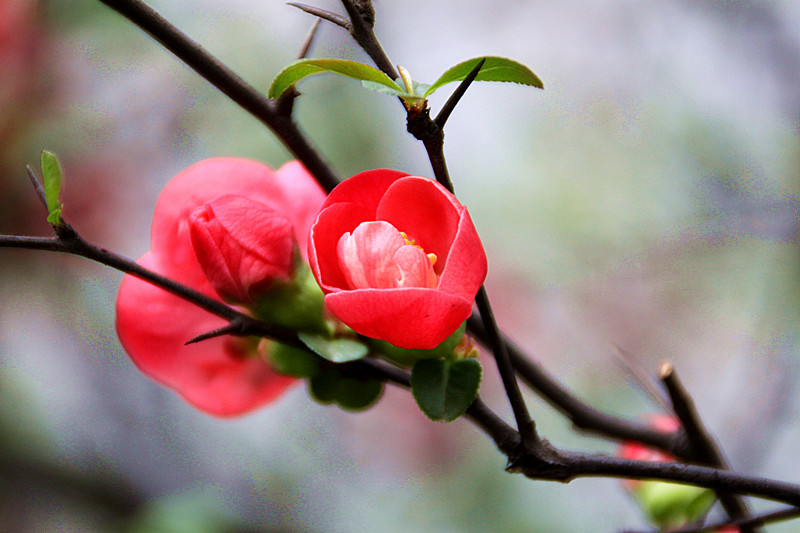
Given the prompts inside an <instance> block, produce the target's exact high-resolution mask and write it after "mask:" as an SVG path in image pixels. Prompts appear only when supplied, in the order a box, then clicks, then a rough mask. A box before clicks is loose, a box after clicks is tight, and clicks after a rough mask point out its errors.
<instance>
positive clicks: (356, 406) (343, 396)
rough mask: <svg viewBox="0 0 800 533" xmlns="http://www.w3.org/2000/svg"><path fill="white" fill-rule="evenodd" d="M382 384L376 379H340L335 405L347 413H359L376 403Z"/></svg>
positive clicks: (381, 390) (381, 391)
mask: <svg viewBox="0 0 800 533" xmlns="http://www.w3.org/2000/svg"><path fill="white" fill-rule="evenodd" d="M382 393H383V382H382V381H379V380H377V379H364V380H361V379H355V378H342V379H340V380H339V386H338V390H337V394H336V404H337V405H338V406H339V407H341V408H342V409H347V410H348V411H361V410H363V409H366V408H367V407H369V406H371V405H372V404H374V403H375V402H376V401H378V398H380V397H381V394H382Z"/></svg>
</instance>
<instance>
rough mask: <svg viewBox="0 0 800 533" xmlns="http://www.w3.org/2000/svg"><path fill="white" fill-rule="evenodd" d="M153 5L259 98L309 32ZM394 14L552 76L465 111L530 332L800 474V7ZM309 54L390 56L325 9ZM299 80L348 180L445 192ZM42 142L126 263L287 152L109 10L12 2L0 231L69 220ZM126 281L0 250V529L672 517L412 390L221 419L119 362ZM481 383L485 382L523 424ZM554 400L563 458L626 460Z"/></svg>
mask: <svg viewBox="0 0 800 533" xmlns="http://www.w3.org/2000/svg"><path fill="white" fill-rule="evenodd" d="M149 3H150V4H151V5H152V6H153V7H155V8H156V9H158V10H159V11H160V12H161V13H162V14H163V15H164V16H165V17H166V18H167V19H168V20H170V21H172V22H174V23H176V24H177V25H178V26H179V27H180V28H181V29H183V30H184V31H185V32H187V33H188V34H189V35H190V36H191V37H193V38H194V39H196V40H198V41H199V42H200V43H202V44H203V45H204V46H205V47H206V48H207V49H209V50H210V51H211V52H213V53H214V54H216V55H217V56H218V57H219V58H220V59H222V60H223V61H224V62H225V63H227V64H228V65H229V66H231V67H232V68H233V69H234V70H236V71H237V72H238V73H240V74H241V75H242V76H243V77H244V78H246V79H247V80H248V81H250V82H251V83H252V84H254V85H255V86H257V87H259V88H261V89H263V90H266V88H267V87H268V86H269V83H270V81H271V79H272V77H273V76H274V75H275V74H276V73H277V72H278V71H279V70H280V68H281V67H282V66H283V65H285V64H287V63H288V62H290V61H291V60H293V59H294V57H295V56H296V54H297V51H298V50H299V48H300V46H301V44H302V42H303V40H304V38H305V35H306V33H307V31H308V29H309V28H310V26H311V23H312V19H311V17H310V16H308V15H305V14H303V13H301V12H299V11H298V10H296V9H294V8H291V7H289V6H286V5H285V4H284V2H282V1H278V0H266V1H265V0H230V1H226V2H221V1H213V0H193V1H166V0H152V1H150V2H149ZM313 3H314V4H315V5H317V6H320V7H327V8H329V9H332V10H337V11H341V10H342V8H341V6H340V5H339V4H338V3H337V2H335V1H333V0H318V1H315V2H313ZM375 7H376V10H377V26H376V27H377V32H378V35H379V37H380V38H381V40H382V42H383V44H384V47H385V49H386V51H387V52H388V54H389V55H390V57H391V58H392V59H393V60H394V61H396V62H398V63H400V64H402V65H403V66H405V67H406V68H408V69H409V71H410V72H411V73H412V75H413V76H414V77H415V79H418V80H420V81H423V82H431V81H433V80H434V79H436V78H437V77H438V75H439V74H440V73H441V72H443V71H444V70H445V69H446V68H448V67H449V66H451V65H453V64H455V63H457V62H459V61H461V60H464V59H467V58H470V57H475V56H479V55H486V54H490V55H502V56H507V57H511V58H514V59H517V60H519V61H521V62H523V63H525V64H527V65H529V66H530V67H531V68H532V69H533V70H534V71H535V72H536V73H537V74H538V75H539V76H540V77H541V78H542V79H543V81H544V83H545V90H544V91H538V90H534V89H531V88H526V87H520V86H515V85H510V84H475V85H473V87H472V88H470V90H469V92H468V94H467V96H466V97H465V99H464V100H463V102H462V103H461V104H460V105H459V107H458V108H457V110H456V111H455V113H454V114H453V116H452V117H451V119H450V121H449V124H448V126H447V138H446V145H445V149H446V155H447V157H448V161H449V164H450V170H451V174H452V176H453V178H454V181H455V184H456V189H457V193H458V194H459V197H460V199H461V200H462V202H463V203H465V204H466V205H467V206H468V207H469V209H470V212H471V214H472V216H473V219H474V220H475V222H476V226H477V227H478V230H479V232H480V233H481V235H482V237H483V239H484V244H485V247H486V249H487V251H488V254H489V261H490V273H489V279H488V282H487V283H488V289H489V294H490V297H491V298H492V300H493V303H494V306H495V310H496V313H497V315H498V318H499V321H500V323H501V325H502V327H503V328H504V330H505V331H506V332H507V333H508V334H509V335H510V336H511V337H513V338H514V339H515V340H516V341H517V342H518V343H519V344H520V345H521V346H523V347H524V348H525V349H526V350H527V351H528V352H529V353H531V354H532V355H533V356H535V357H536V358H537V359H538V360H539V361H541V362H542V363H543V364H544V365H545V366H546V368H547V369H548V370H549V371H550V372H552V373H553V374H555V375H556V376H558V377H559V378H560V379H562V380H563V381H564V382H565V383H567V384H569V386H570V387H571V388H572V389H573V390H574V391H576V393H577V394H579V395H580V396H581V397H582V398H583V399H585V400H587V401H589V402H591V403H592V404H594V405H596V406H598V407H600V408H602V409H605V410H607V411H609V412H612V413H616V414H619V415H622V416H626V417H631V418H639V417H643V416H645V415H646V414H647V413H649V412H652V411H656V410H658V409H659V407H658V405H657V403H656V402H654V401H653V400H652V399H651V398H650V395H649V390H648V389H649V388H650V386H651V384H650V383H648V378H641V377H639V378H634V377H633V376H634V375H635V374H636V372H639V371H641V372H639V373H640V374H641V373H643V374H644V375H645V376H652V375H654V374H655V373H656V369H657V368H658V365H659V364H660V362H661V361H663V360H670V361H672V362H674V364H675V366H676V368H677V371H678V373H679V375H680V376H681V377H682V378H683V380H684V382H685V384H686V386H687V387H688V389H689V390H690V391H691V392H692V393H693V394H694V396H695V399H696V402H697V405H698V408H699V409H700V411H701V413H702V414H703V416H704V418H705V420H706V422H707V424H708V426H709V427H710V429H711V430H712V431H713V432H714V433H715V434H716V436H717V437H718V439H719V441H720V442H721V444H722V445H723V447H724V449H725V451H726V453H727V454H728V456H729V458H730V460H731V462H732V464H733V465H734V467H735V468H736V469H738V470H740V471H743V472H749V473H758V474H761V475H764V476H771V477H776V478H779V479H785V480H793V481H798V480H800V460H798V459H799V458H798V450H797V445H796V443H797V440H798V438H800V417H798V416H797V413H798V412H800V395H798V386H797V385H798V383H800V373H799V372H798V370H800V345H798V327H797V326H798V314H799V312H800V287H799V286H798V279H799V278H798V276H800V255H799V254H798V252H800V250H798V246H797V239H796V237H797V218H798V193H800V190H799V187H800V179H799V178H800V138H799V137H798V134H799V133H800V74H799V73H800V4H798V3H795V2H770V3H759V2H722V1H719V2H710V1H704V2H691V3H685V2H678V1H667V0H664V1H658V2H633V1H623V0H618V1H614V2H611V1H609V2H589V1H566V2H545V1H523V0H516V1H506V2H493V1H486V0H458V1H456V0H439V1H437V2H428V1H425V0H404V1H402V2H392V1H388V0H375ZM313 55H315V56H318V57H332V56H333V57H345V58H352V59H364V58H363V56H362V55H361V53H360V52H359V51H358V50H357V49H356V48H355V46H354V45H353V44H352V42H351V41H350V40H349V38H348V36H347V35H346V34H345V33H344V32H343V31H341V30H340V29H338V28H335V27H333V26H330V25H326V24H323V26H322V27H321V31H320V33H319V35H318V39H317V41H316V44H315V46H314V49H313ZM301 90H302V92H303V96H302V97H301V98H300V99H299V101H298V103H297V113H298V118H299V121H300V122H301V124H302V127H303V128H304V130H305V131H306V132H307V133H308V135H309V136H310V137H311V138H312V139H313V141H314V142H315V144H316V145H317V146H318V147H319V148H320V150H321V151H322V152H323V153H324V155H325V157H326V158H327V160H328V161H330V163H331V164H332V166H333V167H334V168H335V169H336V171H337V172H338V173H339V174H340V175H342V176H348V175H351V174H353V173H356V172H358V171H360V170H364V169H368V168H374V167H394V168H400V169H403V170H406V171H408V172H412V173H418V174H421V175H430V170H429V166H428V163H427V161H426V159H425V156H424V151H423V150H422V149H421V147H420V146H419V145H418V144H417V142H416V141H414V139H413V138H411V137H410V136H409V135H408V134H407V133H405V127H404V116H403V113H402V109H401V107H400V106H399V105H398V103H397V102H396V101H394V100H393V99H391V98H388V97H385V96H381V95H377V94H372V93H369V92H366V91H364V90H363V89H361V87H360V85H359V84H358V83H357V82H354V81H352V80H348V79H340V78H337V77H333V76H321V77H317V78H314V79H309V80H306V81H304V82H303V83H302V86H301ZM440 93H441V94H440ZM440 93H437V95H435V97H434V98H433V101H432V105H433V107H434V109H437V108H438V107H440V106H441V104H442V103H443V101H444V99H445V98H446V96H447V94H448V93H449V91H448V90H447V89H444V90H442V91H440ZM42 148H47V149H50V150H53V151H55V152H56V153H57V154H58V155H59V157H60V158H61V161H62V164H63V166H64V169H65V173H66V180H67V184H66V190H65V192H64V201H65V205H66V210H65V215H66V216H67V217H68V218H69V220H70V221H71V222H72V223H73V225H74V226H75V227H76V228H77V229H78V230H79V231H80V232H81V233H82V234H83V235H84V236H85V237H86V238H88V239H89V240H91V241H94V242H96V243H98V244H100V245H102V246H104V247H107V248H109V249H112V250H115V251H117V252H120V253H122V254H124V255H127V256H129V257H138V256H139V255H140V254H142V253H143V252H144V251H145V250H146V249H147V248H148V247H149V224H150V217H151V216H152V210H153V206H154V203H155V199H156V197H157V195H158V193H159V191H160V189H161V188H162V187H163V185H164V184H165V183H166V182H167V180H169V178H170V177H171V176H173V175H174V174H175V173H177V172H178V171H179V170H181V169H183V168H185V167H186V166H188V165H190V164H191V163H193V162H195V161H197V160H199V159H202V158H205V157H209V156H215V155H237V156H246V157H252V158H255V159H259V160H263V161H265V162H267V163H269V164H271V165H273V166H279V165H280V164H281V163H282V162H284V161H285V160H287V159H288V158H289V154H288V153H287V152H286V151H285V150H284V149H283V148H282V147H281V146H280V144H279V143H278V142H277V141H276V140H275V139H274V138H273V137H272V135H271V134H270V133H269V132H268V131H267V130H265V129H264V128H263V127H262V126H261V125H260V124H259V123H258V122H257V121H255V120H254V119H253V118H251V117H249V116H248V115H247V114H246V113H245V112H244V111H242V110H241V109H239V108H238V107H237V106H236V105H234V104H232V103H230V102H229V101H227V100H226V98H225V97H224V96H222V95H221V94H220V93H219V92H217V91H216V90H215V89H213V88H212V87H211V86H210V85H209V84H208V83H206V82H205V81H203V80H202V79H200V78H199V77H198V76H197V75H195V74H194V73H193V72H191V71H190V70H189V69H187V68H186V67H184V66H183V65H182V64H181V63H180V62H179V61H178V60H176V59H175V58H174V57H172V56H171V55H170V54H169V53H168V52H166V51H164V50H163V49H162V48H161V47H160V46H159V45H158V44H157V43H155V42H154V41H153V40H152V39H150V38H149V37H147V36H146V35H144V34H143V33H142V32H141V31H140V30H138V29H137V28H135V27H134V26H133V25H132V24H130V23H128V22H126V21H125V20H124V19H122V17H120V16H118V15H116V14H115V13H113V12H112V11H110V10H109V9H108V8H106V7H104V6H103V5H102V4H100V3H99V2H97V1H94V0H41V1H38V2H37V1H34V0H0V233H3V234H29V235H47V234H48V233H49V227H48V226H47V224H46V223H45V220H44V218H45V216H44V214H43V210H42V208H41V206H40V205H39V204H38V202H37V200H36V198H35V196H34V194H33V192H32V190H31V188H30V185H29V183H28V181H27V177H26V175H25V170H24V166H25V164H28V163H32V164H35V163H36V162H37V161H38V154H39V151H40V150H41V149H42ZM120 279H121V275H120V274H119V273H118V272H115V271H112V270H109V269H106V268H103V267H100V266H98V265H94V264H92V263H90V262H88V261H85V260H82V259H78V258H73V257H62V256H55V255H49V254H47V253H44V252H33V251H21V250H10V249H2V250H0V499H2V505H0V530H2V531H15V532H16V531H18V532H48V531H59V532H62V531H81V532H84V531H98V532H104V531H123V532H129V533H133V532H223V531H298V532H300V531H303V532H305V531H314V532H339V531H342V532H344V531H381V532H387V531H398V532H401V531H403V532H405V531H425V532H485V531H537V532H585V531H619V530H622V529H634V528H639V529H646V524H645V522H644V521H643V519H642V517H641V515H640V513H639V512H638V510H637V509H636V507H635V505H634V504H633V503H632V502H631V501H630V500H629V499H628V498H627V496H626V495H625V494H624V492H623V491H622V490H621V489H620V487H619V484H618V482H616V481H614V480H577V481H574V482H573V483H570V484H568V485H560V484H551V483H544V482H532V481H529V480H526V479H524V478H522V477H520V476H513V475H509V474H506V473H504V472H503V467H504V462H503V457H502V456H501V455H500V454H499V453H498V452H497V451H496V450H495V449H494V447H493V446H492V444H491V442H490V441H489V440H488V439H487V438H486V437H485V436H484V435H482V434H481V433H480V432H478V431H477V430H475V429H474V428H473V427H472V426H471V425H470V424H469V423H467V422H464V421H456V422H454V423H452V424H449V425H443V424H436V423H432V422H429V421H427V420H426V419H425V418H424V417H423V416H422V415H421V414H419V413H418V411H417V410H416V408H415V407H414V405H413V402H412V401H411V400H410V398H409V396H408V394H407V393H405V392H403V391H398V390H388V391H387V393H386V394H385V396H384V397H383V399H381V401H380V402H379V403H378V404H377V406H375V407H374V408H373V409H371V410H370V411H368V412H366V413H360V414H352V413H346V412H343V411H340V410H337V409H336V408H333V407H324V406H320V405H317V404H315V403H313V402H312V401H311V400H310V399H309V398H308V395H307V393H306V391H305V390H304V388H303V386H299V387H296V388H295V389H294V390H292V391H291V392H290V393H289V394H287V395H286V396H285V397H284V398H282V399H281V400H280V401H278V402H277V403H275V404H274V405H272V406H269V407H267V408H265V409H262V410H259V411H258V412H256V413H253V414H251V415H248V416H245V417H242V418H239V419H235V420H219V419H214V418H210V417H208V416H205V415H203V414H201V413H198V412H196V411H194V410H193V409H192V408H190V407H189V406H187V405H185V404H184V403H183V402H182V401H181V400H180V399H179V398H177V397H176V395H174V394H173V393H171V392H170V391H168V390H165V389H163V388H161V387H159V386H158V385H156V384H154V383H152V382H151V381H150V380H148V379H147V378H146V377H144V376H143V375H141V374H140V373H139V372H138V371H137V370H136V369H135V368H134V366H133V365H132V363H131V362H130V361H129V359H128V358H127V356H126V355H125V353H124V352H123V351H122V350H121V348H120V346H119V343H118V342H117V340H116V337H115V333H114V317H113V303H114V298H115V293H116V289H117V287H118V284H119V281H120ZM620 353H625V354H627V355H626V356H625V357H620ZM485 369H486V374H487V377H486V381H485V383H484V389H483V390H484V392H483V394H484V395H485V396H486V398H487V400H488V401H489V402H490V403H491V404H492V406H493V407H495V408H496V409H497V410H498V411H499V412H500V413H502V414H503V415H504V416H508V409H507V407H506V402H505V400H504V398H503V396H502V394H501V393H500V390H499V387H498V385H497V379H496V378H495V377H494V375H495V370H494V366H493V364H492V363H491V361H489V360H487V361H486V364H485ZM636 369H638V370H636ZM634 370H636V372H634ZM529 400H530V401H529V403H530V406H531V409H532V411H533V414H534V416H535V418H536V420H537V422H538V424H539V428H540V431H541V432H542V434H543V435H544V436H546V437H547V438H549V439H550V440H551V441H553V442H554V443H555V444H556V445H557V446H559V447H564V448H570V449H583V450H591V451H600V452H608V453H613V452H614V449H615V444H614V443H611V442H607V441H603V440H599V439H593V438H588V437H586V436H582V435H581V434H579V433H576V432H575V431H573V430H572V429H571V428H570V426H569V424H568V423H567V422H565V421H564V419H563V418H561V417H560V416H558V415H557V414H555V413H554V412H553V411H552V409H550V408H549V407H548V406H547V405H546V404H545V403H544V402H543V401H542V400H540V399H539V398H537V397H535V396H533V395H530V396H529ZM754 507H755V508H756V509H766V508H770V507H771V506H770V505H769V504H765V503H763V502H755V503H754ZM797 527H798V526H797V523H796V522H795V523H789V524H784V525H775V526H771V527H769V528H767V531H769V532H788V531H796V529H797Z"/></svg>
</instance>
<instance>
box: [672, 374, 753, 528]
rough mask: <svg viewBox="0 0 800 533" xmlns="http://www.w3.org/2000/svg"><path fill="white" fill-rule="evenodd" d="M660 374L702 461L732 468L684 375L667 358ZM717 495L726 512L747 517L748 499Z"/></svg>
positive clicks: (714, 465) (729, 494)
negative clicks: (710, 429)
mask: <svg viewBox="0 0 800 533" xmlns="http://www.w3.org/2000/svg"><path fill="white" fill-rule="evenodd" d="M659 377H660V378H661V382H662V383H663V384H664V388H666V390H667V392H668V393H669V397H670V400H671V402H672V408H673V410H674V411H675V415H676V416H677V417H678V420H680V423H681V426H682V427H683V428H684V430H685V431H686V436H687V438H688V439H689V445H690V446H691V447H692V448H693V449H694V450H695V452H696V454H697V456H698V457H699V459H700V461H701V462H702V463H703V464H706V465H709V466H713V467H715V468H721V469H724V470H728V469H729V468H730V465H729V464H728V462H727V460H726V459H725V457H724V456H723V455H722V452H721V451H720V449H719V446H718V445H717V444H716V443H715V442H714V439H713V437H712V436H711V434H710V433H709V432H708V430H706V428H705V426H704V425H703V422H702V420H701V419H700V415H699V414H698V412H697V408H696V407H695V404H694V401H693V400H692V398H691V396H690V395H689V393H688V392H687V391H686V389H685V388H684V386H683V384H682V383H681V381H680V379H678V374H677V373H676V372H675V368H674V367H673V366H672V364H670V363H668V362H665V363H664V364H663V365H661V371H660V372H659ZM717 496H718V497H719V501H720V504H721V505H722V507H723V509H725V512H726V513H728V516H730V517H731V519H733V520H741V519H745V518H747V516H748V515H749V514H750V511H749V509H748V508H747V505H746V504H745V502H744V501H743V500H742V499H741V498H739V497H738V496H737V495H735V494H731V493H729V492H717ZM740 529H741V533H755V532H756V530H755V529H754V528H752V527H750V526H744V527H743V528H740Z"/></svg>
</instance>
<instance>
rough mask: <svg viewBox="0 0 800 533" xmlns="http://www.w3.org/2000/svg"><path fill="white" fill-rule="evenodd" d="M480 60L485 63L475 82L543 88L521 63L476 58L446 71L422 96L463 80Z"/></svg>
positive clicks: (502, 59)
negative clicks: (508, 83) (509, 83)
mask: <svg viewBox="0 0 800 533" xmlns="http://www.w3.org/2000/svg"><path fill="white" fill-rule="evenodd" d="M481 59H485V60H486V62H485V63H484V64H483V67H482V68H481V71H480V72H479V73H478V76H477V77H476V78H475V81H505V82H511V83H521V84H522V85H530V86H531V87H537V88H539V89H543V88H544V85H543V84H542V80H540V79H539V77H538V76H537V75H536V74H534V73H533V71H532V70H531V69H529V68H528V67H526V66H525V65H523V64H522V63H518V62H516V61H514V60H512V59H506V58H504V57H485V58H483V57H476V58H474V59H468V60H466V61H464V62H462V63H459V64H458V65H456V66H454V67H452V68H450V69H448V70H447V72H445V73H444V74H442V75H441V76H440V77H439V79H438V80H436V81H435V82H433V84H432V85H431V86H430V87H428V89H427V90H426V91H425V93H424V94H423V96H424V97H425V98H427V97H428V96H430V95H432V94H433V93H434V91H436V89H438V88H439V87H441V86H442V85H446V84H448V83H451V82H454V81H461V80H463V79H464V78H466V77H467V76H468V75H469V73H470V72H472V69H474V68H475V67H476V65H477V64H478V63H479V62H480V60H481Z"/></svg>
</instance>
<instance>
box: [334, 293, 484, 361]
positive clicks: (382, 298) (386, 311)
mask: <svg viewBox="0 0 800 533" xmlns="http://www.w3.org/2000/svg"><path fill="white" fill-rule="evenodd" d="M325 305H327V306H328V309H329V310H330V311H331V312H332V313H333V314H334V315H336V317H338V318H339V319H340V320H341V321H342V322H344V323H345V324H347V325H348V326H350V327H351V328H353V330H355V331H356V332H358V333H361V334H362V335H366V336H368V337H372V338H375V339H382V340H385V341H387V342H390V343H391V344H394V345H395V346H397V347H399V348H408V349H412V348H419V349H424V350H427V349H431V348H435V347H436V346H438V345H439V344H441V342H442V341H443V340H444V339H446V338H447V337H449V336H450V335H451V334H452V333H453V332H454V331H455V330H456V329H458V327H459V326H460V325H461V323H462V322H464V321H465V320H466V319H467V318H468V317H469V315H470V313H471V312H472V300H467V299H465V298H461V297H459V296H456V295H453V294H448V293H446V292H442V291H440V290H437V289H423V288H397V289H358V290H352V291H338V292H334V293H331V294H328V295H327V296H326V297H325Z"/></svg>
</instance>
